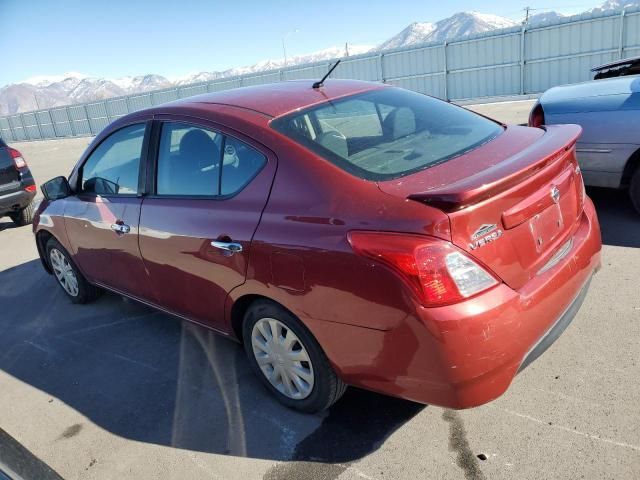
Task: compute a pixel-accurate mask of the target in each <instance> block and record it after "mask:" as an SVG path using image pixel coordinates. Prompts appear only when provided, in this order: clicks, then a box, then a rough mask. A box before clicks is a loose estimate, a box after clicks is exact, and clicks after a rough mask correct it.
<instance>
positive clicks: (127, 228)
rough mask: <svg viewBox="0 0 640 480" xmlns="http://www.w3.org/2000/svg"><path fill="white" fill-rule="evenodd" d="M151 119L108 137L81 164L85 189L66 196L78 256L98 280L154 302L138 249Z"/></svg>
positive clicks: (68, 225)
mask: <svg viewBox="0 0 640 480" xmlns="http://www.w3.org/2000/svg"><path fill="white" fill-rule="evenodd" d="M145 131H146V125H145V123H137V124H134V125H129V126H126V127H124V128H121V129H119V130H117V131H115V132H114V133H112V134H111V135H109V136H108V137H106V138H105V139H104V140H103V141H102V142H101V143H100V144H99V145H98V146H97V147H96V148H95V149H94V150H93V151H92V152H91V153H90V154H89V156H88V157H87V159H86V161H85V162H84V164H83V165H82V167H81V169H80V176H81V178H80V181H79V183H78V185H79V192H78V193H77V195H75V196H73V197H69V198H67V199H66V205H65V225H66V229H67V233H68V236H69V240H70V242H71V247H72V249H73V254H74V260H75V261H76V263H77V264H78V265H79V267H80V269H81V270H82V272H83V273H84V274H85V275H86V276H87V277H88V279H89V280H90V281H92V282H96V283H100V284H102V285H105V286H107V287H109V288H113V289H115V290H118V291H120V292H123V293H126V294H129V295H132V296H135V297H138V298H141V299H144V300H148V301H153V300H154V297H153V289H152V288H151V287H150V286H149V282H148V277H147V274H146V271H145V268H144V264H143V262H142V258H141V256H140V249H139V248H138V221H139V218H140V206H141V204H142V200H141V197H139V195H138V193H139V176H140V167H141V163H142V159H143V157H144V156H145V155H144V153H145V152H143V145H144V144H145V142H144V138H145Z"/></svg>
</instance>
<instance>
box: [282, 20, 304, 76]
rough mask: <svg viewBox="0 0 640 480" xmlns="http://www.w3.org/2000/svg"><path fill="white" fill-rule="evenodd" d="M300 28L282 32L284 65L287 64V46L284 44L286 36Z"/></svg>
mask: <svg viewBox="0 0 640 480" xmlns="http://www.w3.org/2000/svg"><path fill="white" fill-rule="evenodd" d="M299 31H300V30H299V29H297V28H296V29H295V30H291V31H290V32H287V33H285V34H284V36H283V37H282V53H283V55H284V66H285V67H286V66H287V46H286V44H285V40H286V39H287V37H288V36H289V35H293V34H294V33H298V32H299Z"/></svg>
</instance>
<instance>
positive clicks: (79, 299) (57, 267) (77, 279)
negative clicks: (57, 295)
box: [47, 238, 100, 303]
mask: <svg viewBox="0 0 640 480" xmlns="http://www.w3.org/2000/svg"><path fill="white" fill-rule="evenodd" d="M47 259H48V261H49V265H50V266H51V271H52V272H53V275H54V276H55V277H56V280H57V281H58V285H60V287H62V290H64V293H66V294H67V296H68V297H69V299H70V300H71V302H72V303H89V302H92V301H93V300H95V299H96V298H97V297H98V296H99V294H100V290H99V289H98V288H97V287H96V286H94V285H91V284H90V283H89V282H87V280H86V279H85V278H84V276H83V275H82V273H80V271H79V270H78V268H77V267H76V266H75V264H74V263H73V260H71V258H70V257H69V254H68V253H67V251H66V250H65V249H64V247H63V246H62V245H60V243H59V242H58V241H57V240H56V239H54V238H51V239H50V240H49V241H48V242H47Z"/></svg>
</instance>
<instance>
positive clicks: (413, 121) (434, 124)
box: [272, 88, 503, 180]
mask: <svg viewBox="0 0 640 480" xmlns="http://www.w3.org/2000/svg"><path fill="white" fill-rule="evenodd" d="M272 127H273V128H275V129H276V130H278V131H280V132H281V133H283V134H285V135H287V136H289V137H290V138H292V139H293V140H295V141H297V142H299V143H301V144H303V145H305V146H306V147H307V148H309V149H310V150H312V151H313V152H315V153H317V154H319V155H320V156H322V157H324V158H326V159H327V160H329V161H331V162H333V163H335V164H336V165H338V166H339V167H341V168H343V169H344V170H347V171H348V172H350V173H352V174H354V175H357V176H359V177H361V178H365V179H369V180H388V179H391V178H397V177H402V176H404V175H408V174H410V173H413V172H417V171H419V170H423V169H425V168H428V167H431V166H433V165H437V164H439V163H442V162H445V161H447V160H449V159H451V158H454V157H456V156H459V155H462V154H463V153H465V152H468V151H470V150H472V149H474V148H477V147H478V146H480V145H482V144H484V143H486V142H488V141H490V140H492V139H493V138H495V137H496V136H498V135H499V134H500V133H502V131H503V128H502V126H500V125H499V124H497V123H495V122H493V121H491V120H488V119H486V118H484V117H481V116H480V115H477V114H475V113H472V112H470V111H468V110H465V109H463V108H460V107H456V106H454V105H451V104H449V103H446V102H443V101H441V100H436V99H434V98H431V97H427V96H425V95H421V94H418V93H415V92H410V91H407V90H403V89H399V88H385V89H382V90H377V91H374V92H367V93H364V94H357V95H353V96H350V97H347V98H344V99H340V100H337V101H330V102H327V103H324V104H322V105H319V106H316V107H312V108H310V109H307V110H305V111H303V112H296V113H293V114H291V115H288V116H285V117H283V118H280V119H276V120H274V121H273V122H272Z"/></svg>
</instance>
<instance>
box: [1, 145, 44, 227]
mask: <svg viewBox="0 0 640 480" xmlns="http://www.w3.org/2000/svg"><path fill="white" fill-rule="evenodd" d="M35 196H36V183H35V181H34V180H33V176H32V175H31V171H30V170H29V167H28V166H27V162H25V161H24V158H22V154H21V153H20V152H19V151H18V150H16V149H15V148H11V147H9V146H8V145H7V144H6V143H5V142H4V141H3V140H2V139H1V138H0V217H4V216H9V217H10V218H11V220H13V223H15V224H16V225H18V226H19V227H21V226H23V225H28V224H29V223H31V221H32V220H33V213H34V206H33V197H35Z"/></svg>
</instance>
